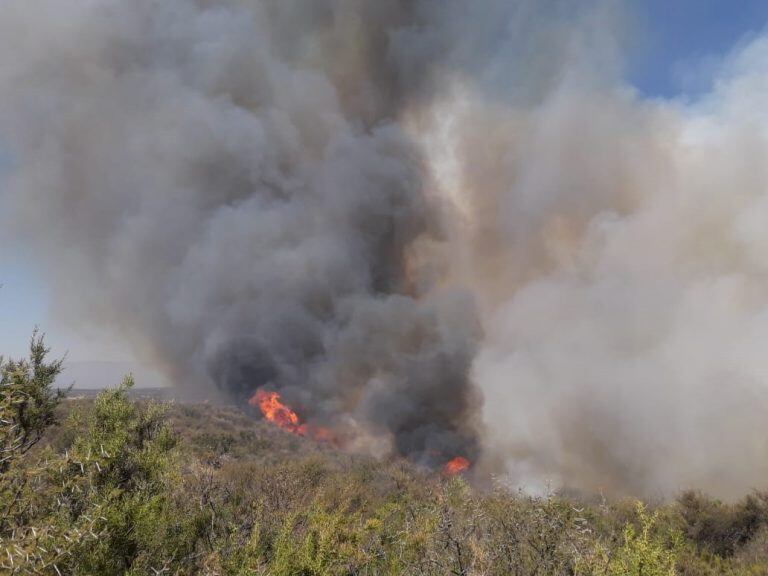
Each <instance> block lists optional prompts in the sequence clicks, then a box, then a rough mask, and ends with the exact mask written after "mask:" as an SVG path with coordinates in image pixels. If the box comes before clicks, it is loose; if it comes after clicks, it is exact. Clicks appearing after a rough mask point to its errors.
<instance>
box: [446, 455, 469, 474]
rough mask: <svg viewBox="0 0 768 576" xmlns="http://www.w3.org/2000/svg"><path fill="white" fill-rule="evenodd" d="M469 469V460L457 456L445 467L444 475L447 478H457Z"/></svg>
mask: <svg viewBox="0 0 768 576" xmlns="http://www.w3.org/2000/svg"><path fill="white" fill-rule="evenodd" d="M468 468H469V460H467V459H466V458H464V457H463V456H456V457H455V458H453V459H452V460H449V461H448V462H446V463H445V464H444V465H443V474H445V475H446V476H456V474H461V473H462V472H464V471H465V470H467V469H468Z"/></svg>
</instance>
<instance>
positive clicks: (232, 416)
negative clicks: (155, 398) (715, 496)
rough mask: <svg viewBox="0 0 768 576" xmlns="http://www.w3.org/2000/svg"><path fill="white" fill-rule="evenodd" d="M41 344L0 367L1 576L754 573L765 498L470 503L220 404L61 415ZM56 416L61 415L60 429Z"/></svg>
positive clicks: (124, 397)
mask: <svg viewBox="0 0 768 576" xmlns="http://www.w3.org/2000/svg"><path fill="white" fill-rule="evenodd" d="M46 354H47V350H46V348H45V347H44V345H43V341H42V339H41V338H39V337H37V336H35V338H33V340H32V346H31V350H30V358H29V359H28V360H24V361H18V362H6V363H0V369H1V370H2V371H1V374H2V376H1V377H2V380H0V382H1V385H0V434H2V442H3V444H2V450H3V460H2V471H1V472H0V507H2V509H1V511H2V512H3V515H2V516H0V572H1V573H3V574H5V573H8V574H57V575H61V576H64V575H67V574H77V575H107V576H109V575H118V574H133V575H139V574H141V575H143V574H150V575H154V574H179V575H185V574H190V575H191V574H210V575H232V576H236V575H237V576H248V575H269V576H332V575H333V576H336V575H339V576H341V575H361V576H363V575H371V576H372V575H391V576H395V575H414V576H416V575H427V576H430V575H435V576H437V575H440V576H443V575H446V574H448V575H451V574H453V575H456V576H480V575H483V576H497V575H498V576H501V575H514V576H674V575H679V576H715V575H718V576H719V575H725V576H768V547H767V545H768V526H766V524H767V522H766V502H768V500H767V499H766V496H765V495H764V494H761V493H755V494H752V495H749V496H747V497H746V498H744V499H743V500H742V501H740V502H738V503H734V504H723V503H720V502H717V501H714V500H711V499H709V498H707V497H706V496H704V495H702V494H698V493H686V494H683V495H682V496H681V497H680V498H679V499H678V500H677V501H676V502H674V503H671V504H667V505H665V506H660V507H657V508H655V509H653V510H649V509H648V508H647V507H646V506H644V505H641V504H635V505H629V504H628V503H626V502H623V501H616V502H602V503H599V504H595V503H591V502H588V501H583V500H579V499H576V498H573V497H565V496H563V495H557V494H548V495H545V496H537V497H534V496H530V495H526V494H522V493H517V492H514V491H511V490H509V489H507V488H505V487H503V486H495V487H493V488H492V489H490V490H489V489H476V488H473V487H471V486H470V485H469V484H467V482H465V481H464V480H463V479H462V478H452V479H446V478H443V477H441V476H440V475H435V474H430V473H429V472H427V471H424V470H421V469H419V468H417V467H414V466H412V465H410V464H408V463H407V462H403V461H401V460H390V461H377V460H374V459H371V458H367V457H363V456H351V455H348V454H344V453H343V452H340V451H337V450H334V449H332V448H330V447H327V446H323V445H318V444H315V443H313V442H311V441H309V440H306V439H301V438H296V437H294V436H292V435H289V434H286V433H284V432H282V431H280V430H277V429H275V428H274V427H270V426H269V425H268V424H266V423H263V422H259V421H256V420H254V419H253V418H252V417H251V416H249V415H248V414H246V413H244V412H241V411H239V410H238V409H237V408H234V407H222V406H212V405H209V404H202V405H186V404H181V405H165V406H162V405H159V404H156V403H153V402H144V401H141V402H139V401H134V400H131V398H130V394H131V385H132V381H131V379H130V377H129V378H127V379H126V380H125V381H124V382H123V384H122V385H120V386H119V387H118V388H116V389H112V390H105V391H103V392H101V393H100V394H99V395H98V397H97V398H96V399H95V400H93V401H88V400H78V401H73V400H67V401H63V398H62V395H61V393H59V392H58V391H56V390H55V389H54V388H53V382H54V379H55V377H56V375H57V374H58V373H59V371H60V370H61V366H62V365H61V362H60V361H54V362H47V361H46ZM65 415H66V416H67V417H66V418H64V416H65Z"/></svg>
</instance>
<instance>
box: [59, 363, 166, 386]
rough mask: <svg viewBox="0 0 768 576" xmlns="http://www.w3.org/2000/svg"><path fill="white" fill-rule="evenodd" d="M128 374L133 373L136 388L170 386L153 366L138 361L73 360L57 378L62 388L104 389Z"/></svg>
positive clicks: (116, 383)
mask: <svg viewBox="0 0 768 576" xmlns="http://www.w3.org/2000/svg"><path fill="white" fill-rule="evenodd" d="M127 374H133V379H134V381H135V388H168V387H170V383H169V382H168V381H167V380H166V379H165V378H164V377H163V375H162V374H160V373H158V372H157V371H156V370H153V369H152V368H150V367H148V366H146V365H142V364H138V363H136V362H72V361H67V362H66V363H65V365H64V371H63V372H62V374H61V376H59V378H58V379H57V380H56V384H57V385H58V386H60V387H62V388H66V387H69V386H70V385H72V384H74V389H75V390H77V391H79V390H102V389H104V388H113V387H115V386H117V385H118V384H119V383H120V382H121V381H122V380H123V378H124V377H125V376H126V375H127Z"/></svg>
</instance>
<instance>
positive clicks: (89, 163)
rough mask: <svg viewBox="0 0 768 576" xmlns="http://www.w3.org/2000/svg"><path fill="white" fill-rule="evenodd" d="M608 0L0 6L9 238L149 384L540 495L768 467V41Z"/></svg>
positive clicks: (46, 0)
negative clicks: (684, 67) (666, 72)
mask: <svg viewBox="0 0 768 576" xmlns="http://www.w3.org/2000/svg"><path fill="white" fill-rule="evenodd" d="M631 28H632V20H631V14H630V13H629V11H628V10H626V7H625V6H623V5H622V4H621V3H620V2H617V1H608V0H606V1H598V0H595V1H590V2H583V3H573V2H567V1H565V0H545V1H541V0H517V1H515V2H510V1H508V0H484V1H482V2H471V3H469V2H464V1H461V0H443V1H438V0H392V1H387V2H383V1H381V0H313V1H308V0H218V1H213V0H163V1H159V0H134V1H132V2H120V1H118V0H72V1H71V2H67V3H62V2H59V1H56V0H39V1H36V2H29V1H28V0H8V1H7V2H6V3H5V4H4V8H3V17H2V18H1V19H0V145H1V146H2V148H3V149H4V152H5V153H6V155H7V156H8V157H9V158H10V159H11V163H12V168H11V170H9V172H8V174H7V175H6V177H5V182H4V184H3V188H4V191H3V196H4V201H5V202H4V203H5V206H6V208H7V213H6V214H4V215H3V225H4V228H5V230H4V235H5V236H6V240H5V241H10V240H11V239H13V240H14V241H17V242H23V243H25V244H26V245H27V246H30V247H32V248H33V249H34V250H35V253H36V254H37V255H38V256H39V263H40V265H41V267H42V268H43V269H44V270H46V272H47V273H48V274H49V278H50V280H51V283H52V285H53V286H54V288H53V290H52V291H53V293H54V295H55V297H56V299H57V301H56V309H57V310H58V311H59V314H60V315H62V316H63V317H65V318H66V319H69V321H71V322H72V323H94V324H98V325H101V326H105V327H108V328H109V329H110V330H112V331H114V332H116V333H118V334H119V335H120V336H121V337H122V338H124V339H125V340H126V341H127V342H128V343H130V345H131V346H132V348H133V349H134V350H135V351H136V353H137V354H138V355H140V356H141V357H143V358H145V359H147V360H150V361H152V362H154V363H155V364H156V365H158V366H160V367H162V368H163V369H164V370H165V371H166V372H167V373H168V374H169V375H170V376H171V377H172V379H173V381H174V382H175V383H177V385H179V386H181V387H184V388H186V389H188V390H190V391H193V390H196V391H203V392H204V393H206V394H209V393H211V392H212V391H213V390H220V391H221V392H222V393H223V394H225V395H227V396H229V397H231V398H234V399H236V400H237V401H239V402H241V403H243V404H245V403H246V401H247V400H248V398H250V396H251V395H252V394H253V393H254V391H255V390H256V389H258V388H268V389H273V390H276V391H279V392H280V393H281V395H282V396H283V397H284V399H285V401H286V402H287V403H288V404H289V405H291V406H292V407H294V408H296V409H297V410H299V411H300V412H301V413H302V415H303V416H304V417H306V418H309V419H310V420H311V421H313V422H317V423H318V424H321V425H324V426H325V425H331V426H333V427H335V428H337V429H343V430H344V431H346V432H347V433H348V434H349V435H350V436H353V437H354V438H355V439H356V440H355V442H357V443H358V444H359V447H360V448H361V449H366V450H370V451H373V452H376V453H382V454H388V453H396V454H401V455H405V456H408V457H410V458H411V459H413V460H414V461H417V462H421V463H424V464H427V465H431V466H437V465H440V464H441V463H442V462H444V461H446V460H448V459H449V458H452V457H453V456H457V455H461V456H464V457H467V458H469V459H470V460H471V461H473V462H474V463H475V464H476V465H475V469H476V470H478V471H491V472H494V473H503V474H504V475H505V476H507V477H508V478H509V479H510V480H511V481H512V482H514V483H518V484H522V485H525V486H526V487H528V488H531V489H537V488H539V487H540V486H543V485H546V484H547V483H554V484H556V485H563V486H569V487H574V488H579V489H585V490H595V489H603V490H606V491H612V492H620V493H626V492H631V493H635V494H645V495H648V494H653V495H657V494H665V495H668V494H671V493H673V492H674V491H676V490H678V489H680V488H683V487H688V486H697V487H701V488H705V489H708V490H712V491H714V492H716V493H718V494H721V495H725V496H728V495H736V494H738V493H739V492H742V491H744V490H747V489H749V488H751V487H753V486H755V485H757V483H758V482H760V481H761V480H764V479H765V478H766V476H767V475H768V425H766V422H767V421H768V419H766V418H765V414H766V413H768V383H766V378H768V360H767V359H766V358H768V356H767V355H766V354H765V353H764V351H763V350H762V348H761V345H762V343H763V342H765V341H768V269H767V268H766V262H768V236H766V232H765V230H768V200H767V199H766V198H767V197H766V194H765V191H766V189H768V188H767V187H766V185H767V184H768V169H767V168H766V166H768V164H767V163H766V162H765V160H766V153H767V152H768V132H767V131H766V128H768V116H766V115H765V114H764V113H762V112H761V106H760V104H761V103H762V101H763V100H764V98H765V97H766V96H768V67H767V66H766V62H768V40H766V39H764V38H756V39H753V40H752V41H751V42H750V43H748V44H745V45H743V46H741V47H739V48H738V49H737V50H736V51H734V53H732V54H731V55H729V56H728V57H726V58H724V60H723V62H722V63H721V66H720V71H719V73H718V75H717V77H716V79H715V81H714V83H713V88H712V90H711V92H710V93H709V94H706V95H705V96H702V97H701V98H699V99H697V100H695V101H689V102H684V101H663V100H653V101H651V100H646V99H643V98H642V97H641V96H640V95H638V94H637V93H636V92H634V91H633V90H632V89H631V88H630V87H629V86H627V85H626V84H625V83H624V82H623V81H622V55H623V53H624V51H625V48H626V46H624V42H625V40H624V39H625V38H627V37H628V36H629V34H628V31H630V30H631Z"/></svg>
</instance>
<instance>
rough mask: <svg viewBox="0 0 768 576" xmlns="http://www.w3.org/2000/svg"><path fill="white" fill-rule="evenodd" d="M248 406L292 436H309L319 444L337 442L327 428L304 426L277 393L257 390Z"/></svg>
mask: <svg viewBox="0 0 768 576" xmlns="http://www.w3.org/2000/svg"><path fill="white" fill-rule="evenodd" d="M248 404H250V405H251V406H253V407H254V408H258V409H259V410H260V411H261V414H262V415H263V416H264V418H265V419H266V420H268V421H269V422H272V423H273V424H275V425H276V426H278V427H279V428H282V429H283V430H285V431H287V432H290V433H291V434H296V435H297V436H309V437H310V438H313V439H314V440H317V441H318V442H331V443H334V442H335V438H334V435H333V433H332V432H331V431H330V430H328V429H327V428H322V427H314V426H313V427H310V426H309V425H308V424H302V422H301V420H300V419H299V415H298V414H296V412H294V411H293V410H291V409H290V408H289V407H288V406H286V405H285V404H283V403H282V401H281V400H280V394H278V393H277V392H267V391H265V390H256V393H255V394H254V395H253V396H251V399H250V400H248Z"/></svg>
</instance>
